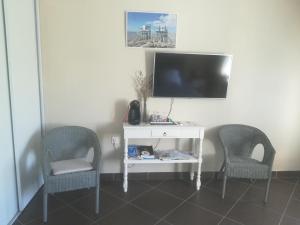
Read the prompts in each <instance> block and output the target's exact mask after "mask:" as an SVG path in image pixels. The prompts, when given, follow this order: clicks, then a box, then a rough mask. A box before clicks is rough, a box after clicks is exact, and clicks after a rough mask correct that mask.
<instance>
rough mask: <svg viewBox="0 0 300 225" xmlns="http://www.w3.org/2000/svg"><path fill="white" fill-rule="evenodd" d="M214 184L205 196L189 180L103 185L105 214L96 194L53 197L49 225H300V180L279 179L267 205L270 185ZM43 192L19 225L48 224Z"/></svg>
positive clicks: (86, 191) (207, 184)
mask: <svg viewBox="0 0 300 225" xmlns="http://www.w3.org/2000/svg"><path fill="white" fill-rule="evenodd" d="M221 184H222V180H217V181H216V180H214V179H208V180H205V181H204V182H203V183H202V187H201V190H200V191H196V190H195V184H194V183H193V182H190V181H188V180H180V179H177V180H164V181H163V180H154V181H153V180H147V181H143V180H139V181H130V182H129V189H128V193H124V192H123V190H122V183H121V182H120V181H118V182H112V181H111V182H108V181H106V182H102V184H101V186H102V191H101V198H100V201H101V213H100V214H99V215H96V214H95V213H94V205H95V199H94V196H95V195H94V192H95V190H94V189H84V190H80V191H72V192H66V193H59V194H55V195H51V196H50V200H49V218H48V223H47V224H49V225H77V224H78V225H92V224H93V225H127V224H128V225H194V224H195V225H196V224H197V225H201V224H203V225H210V224H211V225H269V224H270V225H300V179H299V178H274V179H273V181H272V184H271V189H270V199H269V202H268V203H267V204H264V203H263V198H264V188H265V185H266V183H265V182H264V181H257V182H255V183H251V182H249V181H247V180H238V179H230V180H229V181H228V186H227V193H226V196H225V199H224V200H222V199H221V196H220V193H221ZM42 224H43V223H42V195H41V191H40V192H39V193H38V194H37V195H36V196H35V198H34V199H33V200H32V201H31V202H30V204H29V205H28V206H27V207H26V208H25V210H24V211H23V212H22V214H21V215H20V216H19V218H18V219H17V221H16V222H15V224H14V225H42Z"/></svg>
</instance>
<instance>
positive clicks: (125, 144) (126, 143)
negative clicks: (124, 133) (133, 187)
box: [123, 138, 128, 192]
mask: <svg viewBox="0 0 300 225" xmlns="http://www.w3.org/2000/svg"><path fill="white" fill-rule="evenodd" d="M127 160H128V139H127V138H125V139H124V174H123V176H124V178H123V179H124V180H123V189H124V192H127V189H128V163H127Z"/></svg>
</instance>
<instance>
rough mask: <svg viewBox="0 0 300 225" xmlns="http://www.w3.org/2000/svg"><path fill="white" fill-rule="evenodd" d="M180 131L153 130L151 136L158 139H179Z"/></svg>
mask: <svg viewBox="0 0 300 225" xmlns="http://www.w3.org/2000/svg"><path fill="white" fill-rule="evenodd" d="M179 135H180V131H179V130H178V129H152V130H151V136H152V137H157V138H163V137H178V136H179Z"/></svg>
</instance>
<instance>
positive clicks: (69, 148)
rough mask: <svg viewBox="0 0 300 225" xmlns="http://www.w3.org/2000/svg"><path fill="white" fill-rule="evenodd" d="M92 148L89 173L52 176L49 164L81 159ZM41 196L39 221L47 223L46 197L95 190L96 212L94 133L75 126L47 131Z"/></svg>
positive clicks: (97, 178)
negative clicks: (87, 189) (52, 194)
mask: <svg viewBox="0 0 300 225" xmlns="http://www.w3.org/2000/svg"><path fill="white" fill-rule="evenodd" d="M90 148H93V149H94V157H93V161H92V163H91V164H92V167H93V169H92V170H89V171H81V172H73V173H65V174H61V175H53V174H52V171H51V168H50V162H52V161H59V160H67V159H73V158H82V157H84V156H85V155H86V154H87V153H88V151H89V149H90ZM43 149H44V152H43V153H44V160H43V161H44V162H43V175H44V183H45V184H44V194H43V221H44V222H47V208H48V204H47V203H48V194H49V193H56V192H63V191H71V190H77V189H81V188H90V187H96V199H95V202H96V213H97V214H98V213H99V197H100V196H99V195H100V193H99V192H100V172H99V159H100V144H99V140H98V137H97V135H96V134H95V132H94V131H92V130H90V129H87V128H84V127H77V126H66V127H58V128H55V129H53V130H51V131H50V132H48V133H47V134H46V135H45V137H44V139H43Z"/></svg>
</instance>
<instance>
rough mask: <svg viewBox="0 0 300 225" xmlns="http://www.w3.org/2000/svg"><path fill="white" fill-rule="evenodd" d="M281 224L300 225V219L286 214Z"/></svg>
mask: <svg viewBox="0 0 300 225" xmlns="http://www.w3.org/2000/svg"><path fill="white" fill-rule="evenodd" d="M280 225H300V220H297V219H295V218H292V217H288V216H285V217H284V218H283V220H282V222H281V224H280Z"/></svg>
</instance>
